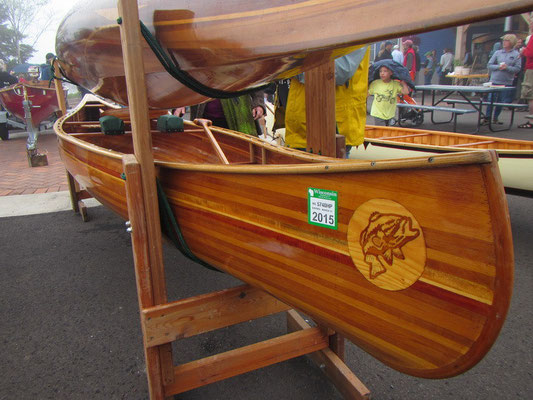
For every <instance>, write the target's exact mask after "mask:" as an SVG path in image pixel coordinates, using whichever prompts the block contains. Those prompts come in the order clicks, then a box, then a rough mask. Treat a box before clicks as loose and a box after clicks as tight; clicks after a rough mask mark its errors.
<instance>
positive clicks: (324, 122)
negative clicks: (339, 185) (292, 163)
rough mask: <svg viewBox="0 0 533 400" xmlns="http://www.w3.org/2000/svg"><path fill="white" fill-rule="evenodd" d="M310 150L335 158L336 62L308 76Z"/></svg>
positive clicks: (307, 108) (312, 71) (306, 98)
mask: <svg viewBox="0 0 533 400" xmlns="http://www.w3.org/2000/svg"><path fill="white" fill-rule="evenodd" d="M305 112H306V124H307V151H309V152H311V153H313V154H320V155H323V156H329V157H335V156H336V144H335V141H336V139H335V130H336V129H335V126H336V123H335V62H334V61H326V62H324V63H323V64H321V65H319V66H318V67H316V68H313V69H312V70H309V71H308V72H306V73H305Z"/></svg>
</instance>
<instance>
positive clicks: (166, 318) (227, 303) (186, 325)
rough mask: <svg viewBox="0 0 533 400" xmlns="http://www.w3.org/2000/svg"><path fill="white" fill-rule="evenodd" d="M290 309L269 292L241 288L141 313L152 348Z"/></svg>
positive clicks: (252, 288) (169, 304) (146, 336)
mask: <svg viewBox="0 0 533 400" xmlns="http://www.w3.org/2000/svg"><path fill="white" fill-rule="evenodd" d="M289 308H290V307H289V306H287V305H286V304H284V303H282V302H281V301H279V300H277V299H276V298H274V297H272V296H271V295H269V294H268V293H266V292H264V291H262V290H259V289H257V288H254V287H251V286H249V285H242V286H238V287H235V288H231V289H226V290H222V291H219V292H214V293H209V294H204V295H201V296H196V297H191V298H188V299H183V300H179V301H176V302H173V303H168V304H165V305H162V306H158V307H152V308H147V309H144V310H142V313H141V319H142V323H143V325H144V332H145V341H146V346H155V345H159V344H162V343H168V342H170V341H173V340H177V339H182V338H186V337H190V336H194V335H198V334H200V333H205V332H209V331H212V330H214V329H220V328H224V327H226V326H230V325H235V324H238V323H241V322H244V321H248V320H252V319H256V318H260V317H264V316H266V315H270V314H275V313H278V312H281V311H286V310H288V309H289Z"/></svg>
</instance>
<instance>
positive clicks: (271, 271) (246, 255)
mask: <svg viewBox="0 0 533 400" xmlns="http://www.w3.org/2000/svg"><path fill="white" fill-rule="evenodd" d="M196 221H197V222H198V223H199V222H200V221H199V219H198V218H197V219H196ZM200 235H203V236H206V235H207V236H209V232H208V231H207V230H202V231H198V232H196V234H195V235H193V236H196V237H199V236H200ZM211 235H212V236H216V237H217V238H218V239H217V241H215V242H213V243H217V244H216V245H215V244H214V246H215V247H214V248H228V249H230V250H229V253H228V254H227V255H224V254H221V253H220V251H219V252H218V253H219V254H218V255H217V257H220V258H221V259H224V258H225V257H228V256H229V255H230V254H233V256H234V257H235V256H239V257H238V258H239V259H244V260H245V261H244V262H245V263H246V264H248V263H253V264H254V265H256V266H257V267H256V269H255V270H254V271H247V272H244V271H242V273H244V275H242V276H239V275H240V274H239V273H237V276H239V277H241V279H242V278H243V277H244V276H246V277H247V278H246V279H248V280H249V279H250V276H257V278H258V279H259V281H260V282H261V284H265V282H272V284H273V286H274V288H272V287H271V288H269V290H276V289H279V288H275V286H276V284H275V283H274V282H276V281H277V278H276V276H277V275H280V274H281V275H283V278H282V280H283V281H284V282H287V283H286V286H287V288H286V289H288V287H290V288H291V290H285V291H284V293H283V294H281V293H280V292H279V290H276V291H275V292H273V293H276V295H282V296H286V295H287V293H292V292H300V290H299V287H301V288H302V289H303V288H304V287H306V288H308V289H307V290H310V289H313V290H312V292H314V293H320V294H321V295H320V300H318V299H316V300H314V301H313V303H314V304H318V303H320V304H321V305H322V307H324V309H335V310H336V311H337V312H339V314H342V315H343V321H342V322H340V323H341V324H342V323H345V322H347V321H349V322H350V323H352V324H353V325H355V326H360V329H362V330H365V324H363V325H361V320H360V319H359V318H355V319H354V320H352V316H353V315H354V314H353V312H354V310H353V309H352V310H348V309H346V310H344V307H345V306H342V305H343V304H346V305H348V304H351V306H350V307H349V308H352V307H353V304H357V302H356V301H355V300H354V299H353V297H351V298H349V299H348V298H346V299H344V298H343V297H342V296H340V295H339V294H337V295H334V294H333V292H331V297H329V300H328V296H329V295H330V293H329V291H328V290H326V288H325V287H324V284H323V280H322V279H320V280H309V277H305V274H301V273H298V274H296V275H295V274H293V272H292V271H291V268H290V265H289V264H283V265H282V264H280V265H279V267H276V261H275V260H273V259H272V258H271V256H270V255H267V254H263V255H261V259H260V260H257V259H255V258H254V257H253V256H252V255H251V253H250V252H249V249H248V248H247V247H248V246H246V245H245V244H244V243H237V242H236V240H237V237H235V236H234V237H233V238H232V239H231V242H234V243H229V242H228V241H227V240H224V239H225V237H226V235H227V234H226V233H224V232H220V233H218V232H217V233H211ZM204 239H205V240H204V241H203V242H204V246H205V243H209V242H211V241H213V239H212V238H211V239H209V238H208V237H204ZM224 242H225V243H224ZM214 248H213V250H214ZM207 253H211V252H207ZM269 258H270V259H269ZM217 263H218V264H219V263H220V260H219V261H217ZM237 264H239V263H234V264H233V265H232V266H231V267H230V269H231V271H232V274H235V272H236V269H239V268H240V267H239V266H237ZM227 267H229V266H227ZM263 269H264V271H262V270H263ZM267 271H268V272H267ZM316 285H320V286H321V287H320V288H318V287H316ZM335 296H336V297H335ZM307 299H308V301H309V300H310V299H311V298H309V297H308V298H307ZM332 300H333V301H334V302H335V303H336V305H335V306H333V305H332V304H331V305H329V304H328V303H330V302H331V301H332ZM295 301H296V302H297V303H296V305H298V301H302V298H300V300H295ZM363 304H367V306H366V307H365V306H364V305H363ZM368 304H369V302H362V303H360V305H359V306H362V307H363V308H364V309H366V310H367V311H366V312H362V311H361V313H360V314H359V315H360V316H363V315H364V316H365V317H364V318H362V319H363V320H366V321H369V320H372V323H371V324H369V325H371V326H374V327H375V326H381V325H382V323H385V321H388V322H387V323H389V324H390V323H392V324H395V321H394V320H395V319H396V318H397V315H394V314H393V313H391V314H389V315H387V316H385V315H384V314H382V313H383V311H384V310H383V309H382V308H380V307H379V306H377V308H376V309H375V310H374V312H377V313H378V314H377V315H379V314H381V318H378V319H375V318H374V317H371V316H370V315H369V314H368V311H369V310H371V309H372V308H369V306H368ZM300 305H301V304H300ZM308 307H309V305H307V308H308ZM363 308H361V309H360V310H362V309H363ZM343 310H344V311H343ZM315 311H316V310H315ZM322 312H325V311H322ZM319 314H320V313H319ZM329 320H331V318H330V319H329ZM379 320H381V321H382V322H379ZM403 326H404V327H407V326H408V324H407V325H406V324H405V322H404V323H403ZM389 327H390V325H389ZM404 327H400V326H399V325H398V326H396V325H395V329H394V330H395V331H396V332H397V333H398V334H399V335H400V333H399V332H402V331H403V329H405V328H404ZM382 328H383V329H377V331H380V332H382V333H383V332H385V331H386V328H385V325H383V327H382ZM411 329H415V331H416V332H417V334H416V335H418V334H421V333H422V332H423V330H422V329H421V328H420V327H418V326H415V325H413V326H412V327H411ZM417 341H418V343H419V344H420V343H421V342H423V341H424V339H423V338H422V337H419V338H418V339H417ZM441 341H442V339H441ZM438 347H439V346H438V345H437V343H432V344H431V345H428V346H427V351H429V352H433V351H435V352H436V353H435V354H434V356H437V357H440V356H442V354H444V353H449V352H450V350H451V349H450V348H448V349H447V350H445V351H444V348H442V349H439V350H438V351H437V350H436V349H435V348H438Z"/></svg>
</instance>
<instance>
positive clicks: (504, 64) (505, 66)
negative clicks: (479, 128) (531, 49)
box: [484, 33, 522, 125]
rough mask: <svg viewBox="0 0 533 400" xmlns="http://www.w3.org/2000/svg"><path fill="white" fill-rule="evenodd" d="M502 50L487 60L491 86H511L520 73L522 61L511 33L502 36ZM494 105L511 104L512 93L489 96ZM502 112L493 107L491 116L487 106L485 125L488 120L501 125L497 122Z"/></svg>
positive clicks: (498, 107) (500, 108) (514, 37)
mask: <svg viewBox="0 0 533 400" xmlns="http://www.w3.org/2000/svg"><path fill="white" fill-rule="evenodd" d="M502 39H503V42H502V49H501V50H497V51H496V52H495V53H494V54H493V55H492V57H491V58H490V60H489V63H488V64H487V68H488V70H489V72H490V81H491V82H492V84H493V85H502V86H509V87H511V86H513V80H514V77H515V75H516V74H518V73H519V72H520V68H521V66H522V60H521V59H520V54H519V53H518V51H517V50H515V48H514V46H515V45H516V36H515V35H513V34H512V33H508V34H507V35H504V36H502ZM492 100H493V101H494V102H495V103H512V102H513V91H512V90H505V91H502V92H499V93H491V94H489V102H490V101H492ZM501 111H502V107H501V106H496V107H494V115H492V107H491V106H490V105H489V106H487V113H486V114H485V121H484V123H485V124H488V123H489V121H490V118H492V122H493V123H494V124H500V125H501V124H502V122H500V121H499V120H498V117H499V116H500V113H501Z"/></svg>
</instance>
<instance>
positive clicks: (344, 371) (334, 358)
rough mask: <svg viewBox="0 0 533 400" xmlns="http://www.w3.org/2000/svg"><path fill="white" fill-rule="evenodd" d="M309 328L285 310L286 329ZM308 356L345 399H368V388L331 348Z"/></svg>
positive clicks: (296, 315)
mask: <svg viewBox="0 0 533 400" xmlns="http://www.w3.org/2000/svg"><path fill="white" fill-rule="evenodd" d="M309 328H310V326H309V324H308V323H307V322H305V320H304V319H303V318H302V317H301V316H300V314H298V313H297V312H296V311H295V310H290V311H289V312H287V330H288V331H289V332H292V331H298V330H301V329H309ZM334 336H336V335H334ZM330 343H331V337H330ZM330 347H331V346H330ZM309 357H310V358H311V359H312V360H313V361H314V362H315V363H316V364H317V365H318V366H319V367H320V368H321V369H322V370H323V371H324V373H325V374H326V376H327V377H328V378H329V379H330V380H331V382H332V383H333V384H334V385H335V387H336V388H337V389H338V390H339V392H341V394H342V395H343V396H344V398H345V399H357V400H369V399H370V390H368V388H367V387H366V386H365V385H364V383H363V382H361V381H360V380H359V378H357V376H355V374H354V373H353V372H352V371H351V370H350V369H349V368H348V367H347V366H346V364H344V362H343V360H342V359H341V358H340V357H339V356H338V355H337V354H335V351H334V350H333V349H331V348H325V349H322V350H319V351H317V352H315V353H311V354H309Z"/></svg>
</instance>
